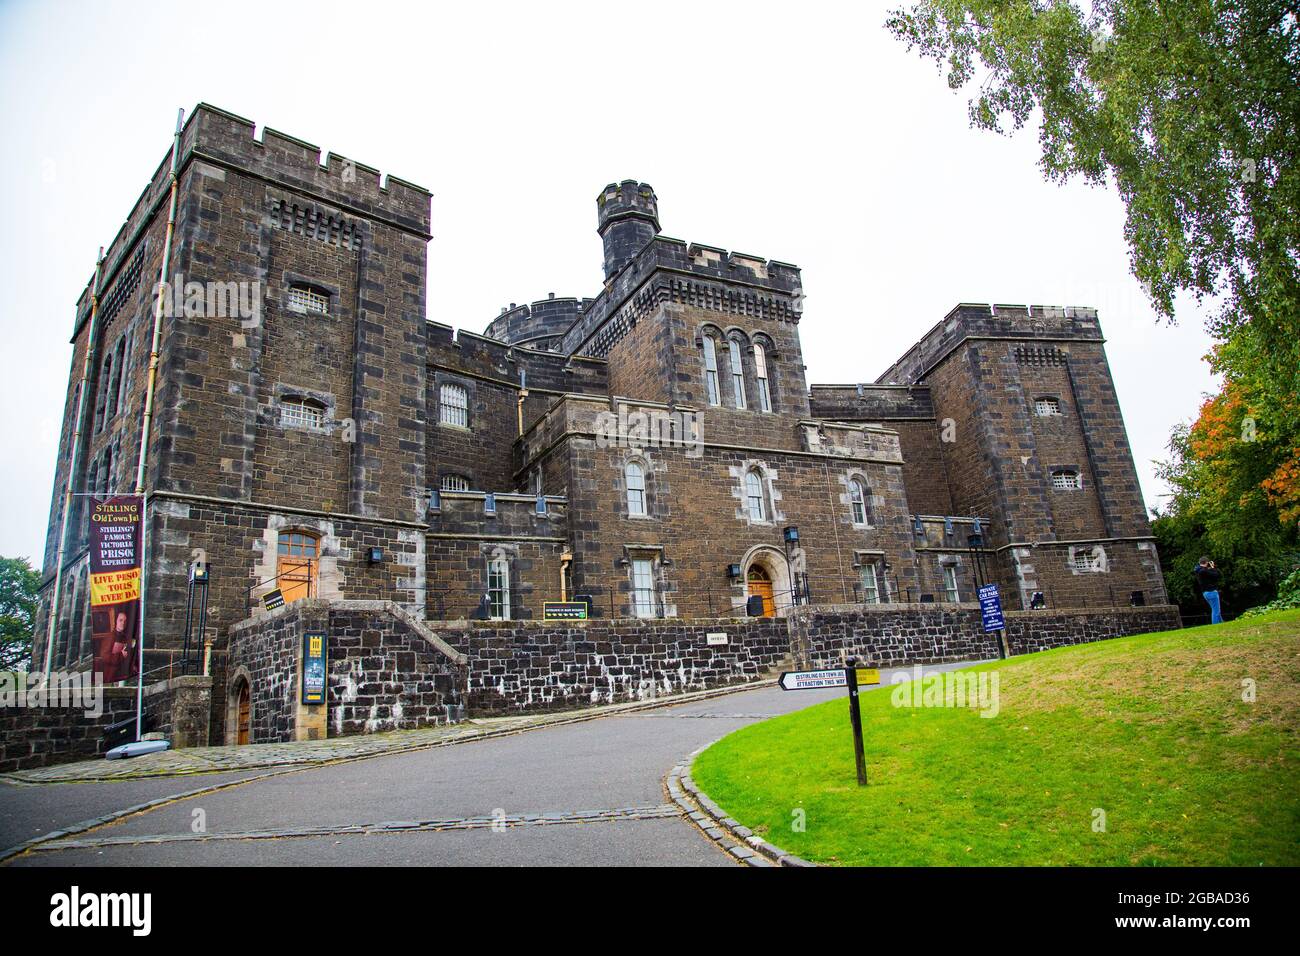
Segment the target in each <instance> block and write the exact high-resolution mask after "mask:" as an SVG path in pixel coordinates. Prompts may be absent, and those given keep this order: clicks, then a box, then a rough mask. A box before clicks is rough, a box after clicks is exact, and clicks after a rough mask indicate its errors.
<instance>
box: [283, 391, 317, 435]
mask: <svg viewBox="0 0 1300 956" xmlns="http://www.w3.org/2000/svg"><path fill="white" fill-rule="evenodd" d="M324 423H325V409H323V408H321V407H320V406H319V405H317V404H316V403H315V402H312V401H309V400H307V399H305V398H286V399H283V400H282V401H281V402H280V424H281V425H283V426H286V427H288V428H320V427H321V426H322V425H323V424H324Z"/></svg>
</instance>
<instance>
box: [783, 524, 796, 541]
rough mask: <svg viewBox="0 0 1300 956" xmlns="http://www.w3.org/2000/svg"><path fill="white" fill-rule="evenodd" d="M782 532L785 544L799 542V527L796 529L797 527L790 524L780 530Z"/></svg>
mask: <svg viewBox="0 0 1300 956" xmlns="http://www.w3.org/2000/svg"><path fill="white" fill-rule="evenodd" d="M782 534H783V535H784V536H785V543H786V544H798V543H799V529H798V528H797V527H795V526H794V525H790V526H789V527H788V528H786V529H785V530H784V531H783V532H782Z"/></svg>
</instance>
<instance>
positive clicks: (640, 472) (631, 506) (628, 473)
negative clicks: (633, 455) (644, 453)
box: [623, 461, 645, 515]
mask: <svg viewBox="0 0 1300 956" xmlns="http://www.w3.org/2000/svg"><path fill="white" fill-rule="evenodd" d="M623 475H624V478H625V479H626V480H627V513H628V514H629V515H644V514H645V469H644V468H642V467H641V465H640V463H638V462H635V461H629V462H628V463H627V468H625V469H624V470H623Z"/></svg>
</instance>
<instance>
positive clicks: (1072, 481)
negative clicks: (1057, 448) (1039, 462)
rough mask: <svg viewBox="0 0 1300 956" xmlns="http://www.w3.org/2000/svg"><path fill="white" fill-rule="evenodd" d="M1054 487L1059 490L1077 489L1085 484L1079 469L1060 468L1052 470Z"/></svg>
mask: <svg viewBox="0 0 1300 956" xmlns="http://www.w3.org/2000/svg"><path fill="white" fill-rule="evenodd" d="M1052 487H1053V488H1055V489H1057V490H1058V491H1075V490H1078V489H1079V488H1082V487H1083V485H1082V484H1081V483H1080V481H1079V473H1078V472H1077V471H1068V470H1060V471H1054V472H1052Z"/></svg>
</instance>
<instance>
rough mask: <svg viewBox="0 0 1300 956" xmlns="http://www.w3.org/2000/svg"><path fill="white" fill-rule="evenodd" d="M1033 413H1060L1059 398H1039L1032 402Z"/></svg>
mask: <svg viewBox="0 0 1300 956" xmlns="http://www.w3.org/2000/svg"><path fill="white" fill-rule="evenodd" d="M1034 414H1035V415H1040V416H1041V415H1059V414H1061V400H1060V399H1058V398H1040V399H1037V400H1036V401H1035V402H1034Z"/></svg>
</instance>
